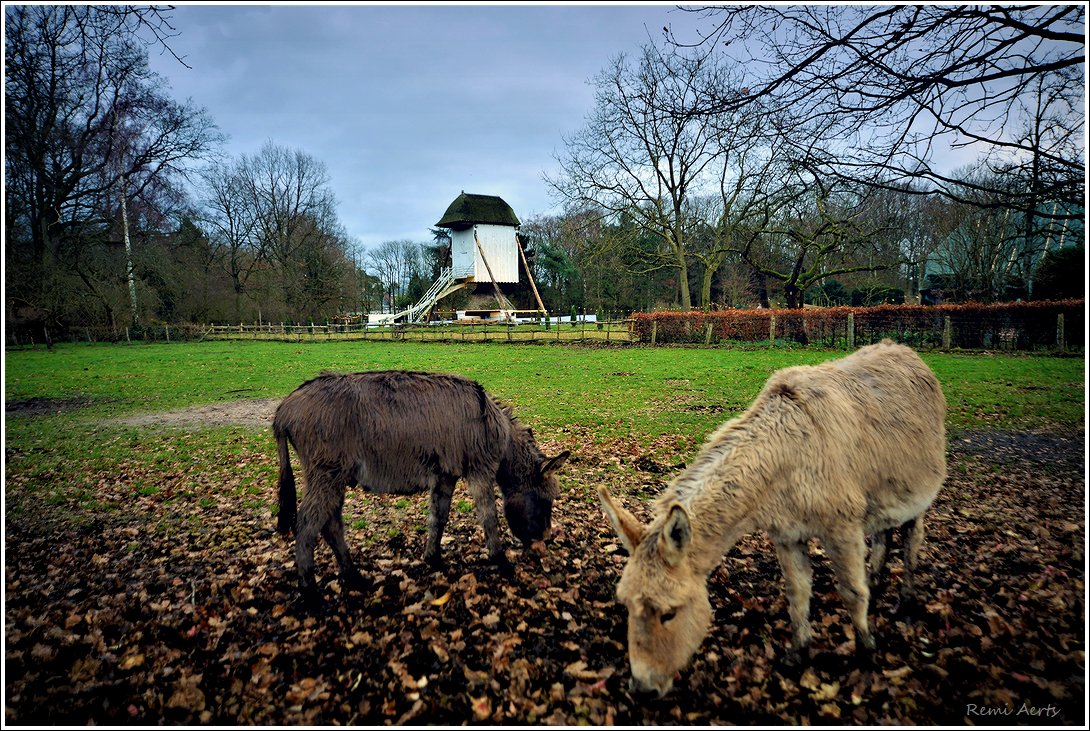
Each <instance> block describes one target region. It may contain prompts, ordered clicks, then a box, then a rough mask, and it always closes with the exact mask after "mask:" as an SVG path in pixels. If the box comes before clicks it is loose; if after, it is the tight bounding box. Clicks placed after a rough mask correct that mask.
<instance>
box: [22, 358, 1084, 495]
mask: <svg viewBox="0 0 1090 731" xmlns="http://www.w3.org/2000/svg"><path fill="white" fill-rule="evenodd" d="M841 355H843V353H838V352H831V351H816V350H798V349H795V350H756V351H754V350H727V349H704V348H583V347H567V346H551V345H550V346H546V345H538V346H505V345H496V344H493V345H482V344H471V345H455V344H422V343H371V342H368V343H363V342H356V343H336V342H333V343H313V344H289V343H269V342H251V343H247V342H241V343H240V342H231V343H223V342H219V343H197V344H152V345H134V346H122V345H69V346H59V347H57V348H55V349H53V350H46V349H36V350H15V351H11V352H9V353H8V354H7V360H6V373H5V401H6V405H7V407H8V411H9V412H11V414H19V413H20V411H19V409H18V407H19V406H21V405H26V404H31V405H35V406H36V407H37V408H36V409H35V410H34V413H36V414H38V415H39V416H38V418H23V417H21V416H13V417H12V416H9V418H8V419H7V429H6V436H5V447H6V448H7V450H8V464H7V476H8V477H15V478H16V479H17V480H20V481H21V480H22V479H25V480H27V482H26V483H25V484H26V487H27V488H29V489H28V490H27V491H25V492H20V493H19V494H18V495H16V494H14V493H11V492H10V491H8V492H9V494H8V495H7V498H8V500H9V503H12V504H9V508H11V507H14V508H15V509H16V510H18V509H20V508H21V507H26V506H24V505H22V504H23V502H24V500H25V499H27V498H30V497H31V496H36V498H37V499H44V500H47V501H50V502H53V503H56V504H67V505H69V506H70V507H72V508H74V509H75V513H83V512H85V511H88V510H89V511H93V510H95V509H96V508H97V507H101V506H102V505H103V497H102V495H101V491H100V490H97V489H96V484H97V482H98V480H99V477H98V476H100V475H102V474H116V473H118V472H121V473H125V474H129V475H133V478H132V479H133V481H134V484H133V485H131V486H129V488H127V489H130V490H131V491H132V493H133V494H141V493H148V492H154V491H156V490H158V489H160V488H159V486H158V484H157V483H158V482H159V481H160V479H161V477H156V475H159V476H161V475H162V474H163V473H164V472H166V473H168V474H169V473H171V472H182V473H187V472H188V473H190V474H192V473H193V469H194V467H197V466H201V465H203V466H204V468H205V470H206V471H210V472H218V471H219V470H218V469H214V468H213V467H212V466H213V465H220V467H222V468H223V469H228V470H229V471H230V472H231V477H230V479H229V480H228V482H229V484H232V485H234V486H235V487H234V488H233V489H235V490H242V491H246V492H252V493H253V494H254V498H253V502H254V506H255V508H258V509H265V510H267V509H268V504H267V502H265V501H267V500H270V499H271V497H272V495H271V490H269V489H268V487H269V485H271V484H272V482H273V479H274V474H273V471H274V460H273V459H272V457H273V452H274V450H273V449H272V444H271V439H270V435H269V433H268V432H267V430H260V429H252V428H250V429H247V428H242V427H238V428H223V427H220V428H209V429H203V430H192V429H190V430H184V431H179V430H156V429H147V428H136V427H132V426H124V425H118V424H117V423H116V417H119V416H122V415H129V414H134V413H156V412H163V411H168V410H176V409H180V408H185V407H190V406H194V405H201V404H212V403H222V402H229V401H235V400H243V399H260V398H265V399H273V398H280V397H282V396H284V395H286V394H287V393H289V392H290V391H291V390H292V389H294V388H295V387H296V386H298V385H299V384H300V383H301V382H302V381H304V380H306V379H308V378H311V377H313V376H314V375H316V374H318V373H319V372H321V371H322V370H326V369H329V370H337V371H358V370H372V369H384V368H403V369H413V370H430V371H445V372H454V373H460V374H463V375H466V376H468V377H470V378H474V379H476V380H478V381H480V382H481V383H482V384H483V385H484V386H485V388H487V389H488V390H489V391H490V392H491V393H493V394H494V395H496V396H497V397H499V398H500V399H502V400H504V401H506V402H508V403H510V404H511V405H512V406H513V407H514V409H515V412H516V414H517V415H518V416H519V417H520V419H522V421H524V422H525V423H526V424H528V425H530V426H531V427H532V428H533V429H534V430H535V433H536V434H537V435H538V438H539V440H540V441H542V442H543V443H544V444H546V445H548V446H549V447H552V448H555V449H557V450H558V449H560V448H564V449H571V450H572V451H573V452H576V453H579V452H580V451H581V450H585V449H588V448H591V447H592V446H593V445H597V447H596V448H598V449H609V448H611V447H612V448H618V449H623V450H624V451H626V452H628V453H630V454H631V453H633V452H636V451H642V452H644V453H646V454H647V456H648V457H650V458H652V459H655V460H658V461H659V462H661V463H663V464H675V463H678V462H682V461H685V460H687V459H688V458H689V457H691V456H692V454H693V453H694V452H695V451H696V449H697V448H698V447H699V446H700V444H701V443H702V442H703V440H704V437H705V436H706V435H707V434H708V433H709V432H710V431H712V430H713V429H714V428H715V427H716V426H718V425H719V424H720V423H722V422H723V421H725V420H726V419H728V418H730V417H731V416H734V415H736V414H738V413H739V412H740V411H742V410H743V409H745V407H746V406H747V405H748V404H749V402H750V401H751V400H752V399H753V397H754V396H755V395H756V394H757V392H758V391H759V390H760V388H761V386H762V385H763V383H764V382H765V380H766V379H767V378H768V376H769V374H770V373H772V372H773V371H774V370H776V369H778V368H782V367H784V366H788V365H796V364H804V363H817V362H820V361H824V360H828V359H831V358H835V357H839V356H841ZM924 359H925V360H926V361H927V362H928V364H929V365H930V366H931V367H932V368H933V369H934V370H935V372H936V374H937V375H938V377H939V379H940V381H941V382H942V383H943V387H944V389H945V392H946V397H947V400H948V403H949V409H948V427H949V428H951V429H977V428H989V429H1007V430H1044V431H1060V432H1070V431H1072V430H1075V429H1079V428H1081V427H1082V423H1083V410H1084V404H1085V397H1084V377H1083V376H1084V374H1083V368H1084V363H1085V361H1084V360H1083V359H1081V358H1051V357H1035V356H996V355H980V354H974V355H957V354H924ZM42 414H46V415H45V417H44V418H41V415H42ZM245 455H251V456H252V455H259V456H260V459H252V458H248V457H245V458H244V456H245ZM232 460H234V461H233V462H232ZM243 462H245V466H246V469H242V470H239V469H233V470H232V469H229V467H230V465H239V466H241V465H242V464H243ZM145 473H146V477H143V478H141V477H138V475H141V474H145ZM220 477H223V476H222V475H221V476H220ZM115 500H116V501H117V502H123V501H124V494H119V495H116V496H115ZM109 502H111V501H107V503H109Z"/></svg>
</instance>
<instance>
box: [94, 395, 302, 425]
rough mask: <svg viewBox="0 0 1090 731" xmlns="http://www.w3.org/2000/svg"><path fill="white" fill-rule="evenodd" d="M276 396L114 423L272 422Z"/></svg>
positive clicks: (144, 416) (138, 416) (228, 402)
mask: <svg viewBox="0 0 1090 731" xmlns="http://www.w3.org/2000/svg"><path fill="white" fill-rule="evenodd" d="M279 403H280V399H278V398H261V399H241V400H238V401H223V402H221V403H217V404H208V405H206V406H194V407H191V408H188V409H178V410H177V411H164V412H160V413H156V414H139V415H137V416H127V417H125V418H123V419H118V420H117V421H116V422H115V423H120V424H124V425H127V426H162V427H201V426H232V425H239V426H252V427H263V426H270V425H272V420H273V413H274V412H275V411H276V406H277V404H279Z"/></svg>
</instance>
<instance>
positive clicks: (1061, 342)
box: [1056, 312, 1067, 353]
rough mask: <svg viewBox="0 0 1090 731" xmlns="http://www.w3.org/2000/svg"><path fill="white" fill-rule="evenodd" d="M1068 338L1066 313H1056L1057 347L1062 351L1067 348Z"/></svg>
mask: <svg viewBox="0 0 1090 731" xmlns="http://www.w3.org/2000/svg"><path fill="white" fill-rule="evenodd" d="M1066 345H1067V343H1066V340H1065V338H1064V313H1062V312H1061V313H1060V314H1058V315H1056V348H1057V349H1059V351H1060V352H1061V353H1062V352H1063V351H1064V350H1066Z"/></svg>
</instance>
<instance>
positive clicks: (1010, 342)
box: [632, 300, 1086, 351]
mask: <svg viewBox="0 0 1090 731" xmlns="http://www.w3.org/2000/svg"><path fill="white" fill-rule="evenodd" d="M632 319H633V330H634V333H635V339H637V340H638V341H639V342H641V343H647V344H650V345H664V344H673V343H693V344H705V345H712V344H729V343H743V342H744V343H765V344H768V345H770V346H774V345H776V344H800V345H814V346H820V347H827V348H834V349H842V350H853V349H855V348H856V347H858V346H861V345H867V344H868V343H875V342H878V341H879V340H881V339H882V338H887V337H888V338H891V339H893V340H896V341H897V342H900V343H904V344H906V345H910V346H912V347H915V348H918V349H921V350H933V349H943V350H950V349H954V348H958V349H965V350H1031V351H1032V350H1060V351H1068V350H1073V351H1081V350H1082V349H1084V348H1085V345H1086V338H1085V332H1084V327H1085V322H1086V318H1085V311H1084V303H1083V300H1063V301H1059V302H1015V303H1004V304H992V305H982V304H965V305H936V306H924V305H882V306H879V307H817V308H807V309H803V310H727V311H721V312H653V313H636V314H634V315H633V316H632Z"/></svg>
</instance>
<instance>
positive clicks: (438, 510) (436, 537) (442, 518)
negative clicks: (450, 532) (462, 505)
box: [424, 479, 457, 568]
mask: <svg viewBox="0 0 1090 731" xmlns="http://www.w3.org/2000/svg"><path fill="white" fill-rule="evenodd" d="M455 484H457V480H451V479H443V480H440V481H439V482H438V483H436V485H435V487H433V488H432V489H431V495H430V502H429V506H428V544H427V546H426V547H425V549H424V560H425V561H427V562H428V564H429V565H431V566H432V567H434V568H439V567H441V566H442V565H443V556H442V548H440V542H441V541H442V538H443V529H445V528H446V527H447V518H449V517H450V500H451V497H452V496H453V495H454V486H455Z"/></svg>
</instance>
